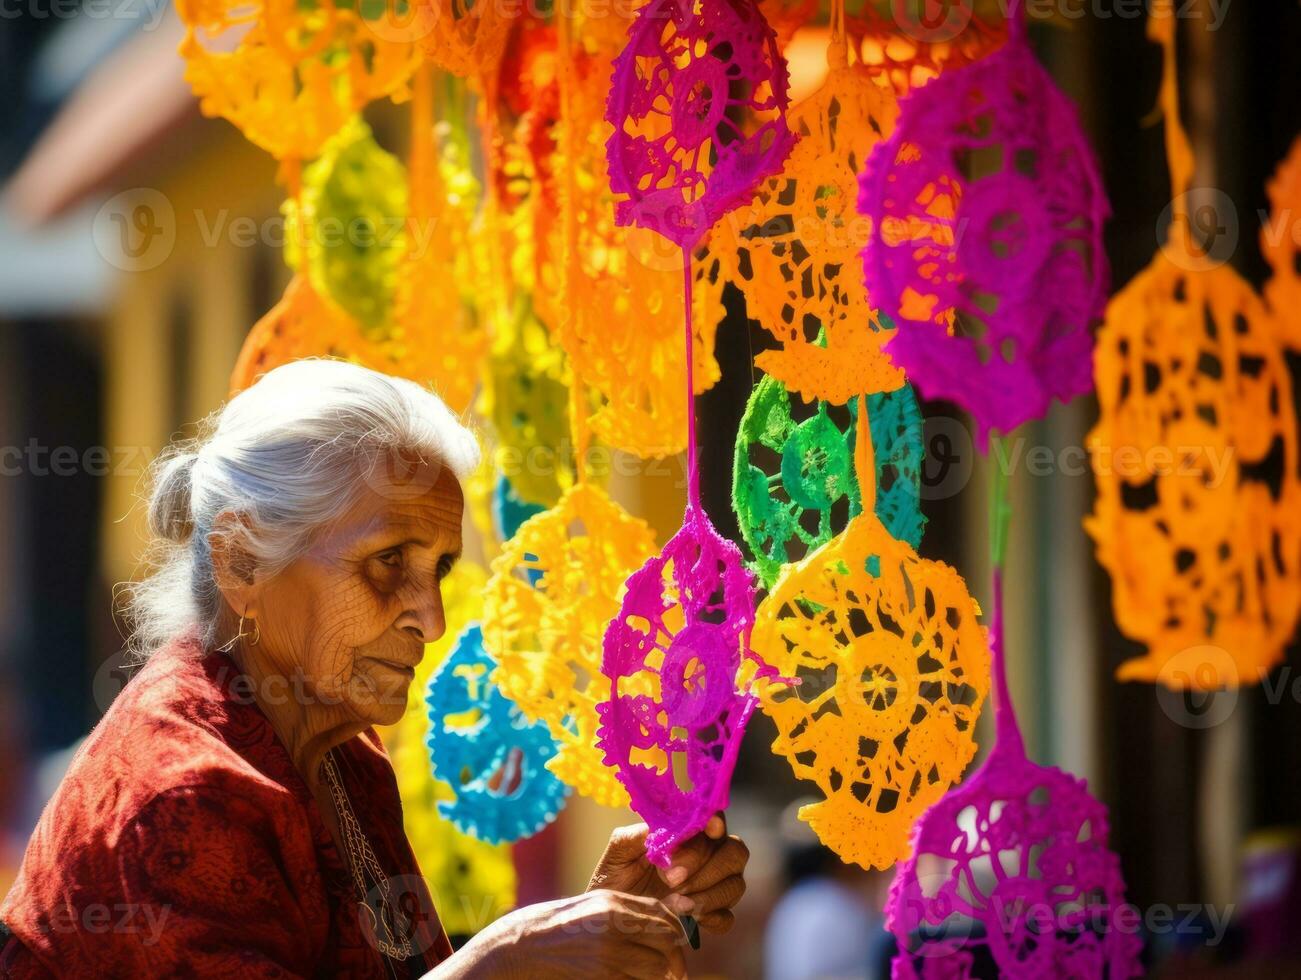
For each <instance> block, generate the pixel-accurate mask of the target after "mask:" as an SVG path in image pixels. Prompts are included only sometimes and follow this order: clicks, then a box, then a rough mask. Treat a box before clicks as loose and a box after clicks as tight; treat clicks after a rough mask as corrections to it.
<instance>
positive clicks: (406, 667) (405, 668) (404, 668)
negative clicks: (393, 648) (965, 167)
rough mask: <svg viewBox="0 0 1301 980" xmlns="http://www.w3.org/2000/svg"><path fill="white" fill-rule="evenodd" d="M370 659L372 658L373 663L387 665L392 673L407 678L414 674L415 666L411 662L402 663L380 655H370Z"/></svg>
mask: <svg viewBox="0 0 1301 980" xmlns="http://www.w3.org/2000/svg"><path fill="white" fill-rule="evenodd" d="M371 659H372V660H374V661H375V663H377V664H380V665H381V666H384V667H387V668H388V669H389V670H391V671H393V673H395V674H402V675H403V676H405V677H407V678H408V679H411V678H414V677H415V676H416V668H415V666H414V665H412V664H404V663H400V662H398V661H396V660H385V659H383V658H382V657H371Z"/></svg>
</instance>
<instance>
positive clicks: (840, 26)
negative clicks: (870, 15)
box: [827, 0, 849, 71]
mask: <svg viewBox="0 0 1301 980" xmlns="http://www.w3.org/2000/svg"><path fill="white" fill-rule="evenodd" d="M848 64H849V40H848V38H847V36H846V34H845V0H831V41H830V43H829V44H828V45H827V67H829V68H831V69H832V70H833V71H834V70H835V69H837V68H844V67H845V66H846V65H848Z"/></svg>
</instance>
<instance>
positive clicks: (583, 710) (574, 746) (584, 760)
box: [483, 483, 655, 806]
mask: <svg viewBox="0 0 1301 980" xmlns="http://www.w3.org/2000/svg"><path fill="white" fill-rule="evenodd" d="M654 550H655V535H654V533H653V532H652V531H651V529H650V527H649V526H648V525H647V524H646V523H645V522H644V521H642V520H640V519H638V518H636V517H633V516H631V515H629V514H628V513H627V512H626V511H624V510H623V508H621V507H619V505H618V504H616V503H614V501H612V500H611V499H610V498H609V497H608V496H607V495H606V493H605V491H604V490H602V489H601V488H599V487H596V486H592V485H591V484H588V483H579V484H577V485H575V486H574V487H572V488H571V489H569V490H568V491H566V492H565V494H564V496H562V497H561V498H560V501H559V503H557V504H556V506H554V507H552V508H551V509H550V510H547V511H544V512H543V513H541V514H537V515H536V516H534V517H531V518H529V519H528V520H527V521H525V522H524V524H523V525H522V526H521V527H520V529H519V531H518V532H517V533H516V535H515V537H514V538H512V539H511V540H510V541H508V542H506V544H504V545H503V546H502V551H501V554H500V555H498V557H497V559H496V560H495V561H493V563H492V577H491V579H490V580H489V583H488V589H487V595H486V598H485V601H484V625H483V639H484V645H485V647H487V649H488V650H489V651H490V652H491V653H492V654H493V656H495V657H496V658H497V662H498V665H499V666H498V668H497V670H496V672H495V673H494V674H493V681H494V682H495V683H496V684H497V686H498V687H499V688H500V689H501V690H502V692H503V693H504V694H505V695H506V696H507V697H509V698H511V700H513V701H514V702H515V703H516V704H518V705H519V706H520V708H521V709H522V710H523V712H524V713H525V714H526V715H527V716H528V717H529V718H531V719H534V720H541V721H545V722H546V723H547V725H548V727H549V728H550V730H551V735H552V737H553V738H554V739H555V740H556V744H557V745H558V746H559V751H558V752H557V753H556V756H555V758H554V759H552V761H551V762H550V763H548V764H547V768H549V769H550V770H551V771H552V772H553V773H555V774H556V776H558V777H559V778H560V779H562V780H564V782H566V783H568V784H569V785H570V786H572V787H574V789H576V790H577V791H578V792H579V793H582V794H583V795H584V796H588V797H591V798H592V799H594V800H595V801H596V802H598V803H601V804H604V805H605V806H626V805H627V803H628V794H627V792H626V791H625V790H624V788H623V787H622V786H621V785H620V784H619V781H618V780H617V779H616V778H615V775H614V771H613V770H611V769H607V768H606V767H605V766H604V765H603V764H602V762H601V753H600V752H599V751H598V750H597V748H596V745H595V742H596V727H597V716H596V705H597V703H598V702H600V701H602V700H605V699H607V698H608V696H609V690H608V680H606V679H605V675H603V674H602V673H601V637H602V635H603V634H604V632H605V626H606V623H608V622H609V621H610V619H612V618H613V617H614V615H615V613H617V612H618V611H619V602H620V599H621V598H622V594H623V585H624V580H625V579H626V578H627V577H628V576H629V575H630V574H632V572H633V571H635V570H636V569H637V568H639V567H641V565H642V563H643V562H644V561H645V560H646V559H647V558H649V557H650V556H651V554H652V553H654ZM602 681H605V682H606V685H607V689H606V690H601V683H602Z"/></svg>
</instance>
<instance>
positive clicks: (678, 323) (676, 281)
mask: <svg viewBox="0 0 1301 980" xmlns="http://www.w3.org/2000/svg"><path fill="white" fill-rule="evenodd" d="M561 71H562V72H564V71H566V69H565V68H564V67H562V68H561ZM565 81H566V84H567V85H568V86H569V93H568V94H567V104H568V107H569V112H568V113H567V114H566V120H567V122H566V124H564V125H562V127H561V130H562V133H563V132H564V128H565V126H571V127H572V130H573V131H572V134H564V135H563V136H562V139H561V140H560V141H559V142H558V143H557V144H556V145H555V146H554V148H553V153H552V157H551V162H550V163H548V164H547V166H546V168H545V169H546V172H547V173H551V174H556V173H561V174H564V175H565V176H566V178H567V181H559V182H557V183H558V184H559V186H557V188H556V189H555V190H554V191H553V192H550V193H548V194H543V195H541V196H542V198H544V199H545V198H548V197H554V198H555V199H556V200H557V201H560V202H561V204H562V206H567V204H566V202H567V201H572V207H573V210H574V215H573V221H574V226H575V227H574V230H573V235H574V243H573V251H574V258H573V262H574V268H573V270H572V271H571V273H570V275H571V276H572V277H573V278H574V280H575V281H576V282H577V283H578V284H579V285H578V288H575V289H573V290H570V291H569V292H568V294H567V295H566V292H565V290H564V289H563V283H564V277H563V272H564V270H563V267H562V263H563V261H564V255H565V247H564V241H563V237H564V233H565V228H564V225H563V223H562V222H561V221H551V222H550V223H549V224H548V225H547V235H546V237H545V238H544V239H543V240H541V241H540V242H539V246H538V250H537V251H538V271H537V276H538V281H539V282H540V283H541V284H542V288H541V289H539V290H538V294H537V299H538V308H539V314H540V315H541V317H542V318H543V319H544V320H545V321H546V322H547V324H548V325H549V326H550V327H551V330H552V334H553V336H554V337H555V339H556V342H557V343H559V344H560V346H561V347H563V348H564V350H565V352H566V353H567V354H568V355H569V358H570V365H571V367H572V368H573V370H574V372H575V373H576V374H577V375H578V376H579V377H580V378H582V380H583V381H584V383H585V384H586V385H587V386H588V387H589V388H591V389H592V390H593V391H595V392H596V393H597V394H598V395H599V396H600V399H601V404H600V405H599V406H598V407H597V409H596V412H595V414H594V415H593V417H592V420H591V427H592V432H593V433H594V434H595V435H596V436H597V438H599V439H600V440H601V441H602V442H603V443H605V444H606V445H609V446H612V447H616V448H619V449H623V450H625V451H628V452H632V453H635V454H636V455H638V456H641V457H644V458H645V457H662V456H669V455H673V454H675V453H678V452H681V451H682V449H683V448H684V447H685V442H684V437H685V432H686V406H685V403H684V401H683V399H682V396H681V391H682V388H683V385H684V384H685V379H686V370H685V365H684V364H683V351H682V346H683V340H682V320H683V298H682V260H681V257H680V254H679V251H678V249H677V248H675V247H673V246H672V245H667V244H666V243H663V242H662V241H660V240H658V238H657V236H655V235H654V234H653V233H650V232H647V231H645V230H643V229H638V228H631V229H630V228H624V227H620V226H619V225H617V224H616V223H615V220H614V197H613V195H612V193H611V191H610V189H609V179H608V176H607V167H606V159H605V140H606V136H607V134H608V133H609V131H610V127H609V124H608V123H606V122H605V120H604V118H603V112H604V108H605V98H606V94H607V92H608V91H609V70H608V68H606V69H605V70H598V69H597V68H596V67H592V68H590V70H588V71H586V72H580V71H578V70H577V69H575V68H574V67H573V66H570V68H569V69H568V74H567V75H566V76H565ZM566 182H568V184H569V186H568V187H566V186H565V184H566ZM541 207H542V208H545V204H544V205H541ZM693 275H694V284H693V299H692V319H693V323H694V328H695V337H694V344H693V357H694V364H693V374H694V384H695V390H696V392H697V393H700V392H703V391H705V390H706V389H708V388H709V387H710V386H711V385H713V384H714V382H715V381H717V380H718V377H719V368H718V362H717V361H716V360H715V359H714V334H715V331H716V329H717V326H718V323H719V321H720V320H721V319H722V317H723V302H722V296H723V288H724V285H725V283H724V280H723V277H722V276H721V275H719V268H718V264H717V262H714V261H710V260H707V259H704V258H702V259H699V260H698V261H697V262H696V263H695V266H694V270H693ZM566 300H567V302H566Z"/></svg>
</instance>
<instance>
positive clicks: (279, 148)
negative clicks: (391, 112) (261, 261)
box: [176, 0, 420, 160]
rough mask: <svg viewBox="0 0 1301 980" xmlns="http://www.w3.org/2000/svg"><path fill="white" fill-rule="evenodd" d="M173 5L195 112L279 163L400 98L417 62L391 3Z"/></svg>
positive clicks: (301, 156) (306, 154) (302, 156)
mask: <svg viewBox="0 0 1301 980" xmlns="http://www.w3.org/2000/svg"><path fill="white" fill-rule="evenodd" d="M176 11H177V13H178V14H179V15H180V18H181V20H182V22H183V23H184V24H185V29H186V30H185V38H184V40H182V42H181V46H180V53H181V55H182V56H183V57H184V58H185V63H186V64H185V78H186V80H187V81H188V82H189V83H190V87H191V88H192V89H193V90H194V94H195V95H196V96H198V99H199V108H200V110H201V111H202V112H203V113H204V115H207V116H224V117H225V118H226V119H229V120H230V121H231V122H232V123H234V124H235V125H236V126H238V127H239V129H240V131H241V132H242V133H243V134H244V135H245V137H247V138H248V139H249V140H251V141H252V142H254V143H256V144H257V145H258V146H260V147H262V148H263V149H264V150H266V151H267V152H269V153H271V154H272V155H273V156H274V157H276V158H277V159H279V160H308V159H311V158H312V157H314V156H316V155H317V154H318V153H319V152H320V151H321V147H322V146H323V145H324V144H325V141H326V140H327V139H329V138H330V137H331V136H333V135H334V134H335V133H336V132H337V131H338V130H339V128H340V127H341V126H343V124H344V123H345V122H346V121H347V120H348V119H349V118H350V117H351V116H352V115H353V114H354V113H355V112H356V111H357V110H358V109H360V108H361V107H362V106H364V105H366V103H368V102H370V101H372V100H374V99H377V98H381V97H384V96H393V97H395V98H401V97H404V95H405V93H406V85H407V80H408V79H409V78H410V76H411V73H412V72H413V71H414V70H415V68H416V65H417V64H418V62H419V60H420V59H419V54H418V52H417V50H416V48H415V47H414V46H413V45H412V44H411V42H410V39H409V31H408V25H407V24H406V17H407V14H406V12H405V11H404V10H401V9H399V5H398V4H396V2H395V0H385V2H382V3H379V4H367V5H360V4H359V5H355V6H347V5H336V4H333V3H328V2H327V3H322V4H306V5H304V4H300V3H296V2H295V0H252V2H242V0H179V2H178V3H177V4H176Z"/></svg>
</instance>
